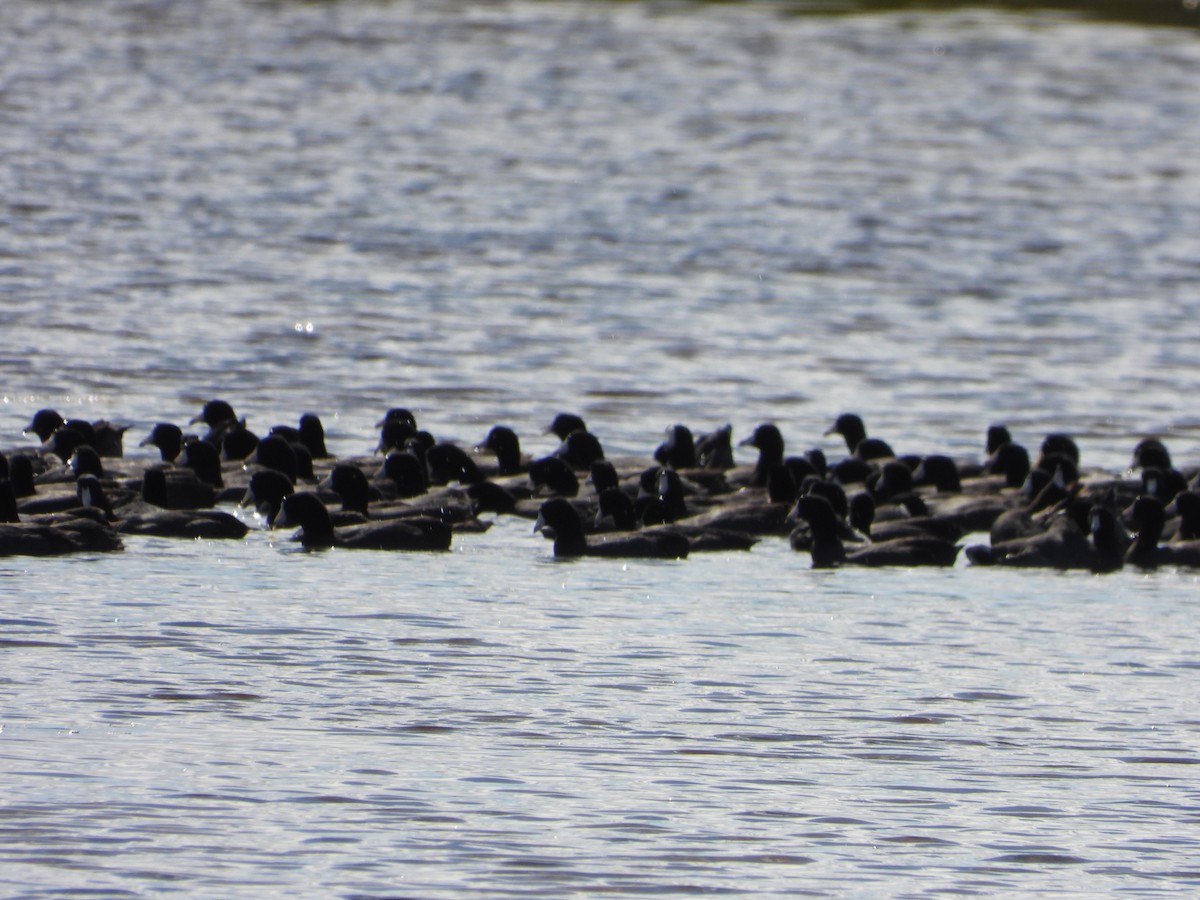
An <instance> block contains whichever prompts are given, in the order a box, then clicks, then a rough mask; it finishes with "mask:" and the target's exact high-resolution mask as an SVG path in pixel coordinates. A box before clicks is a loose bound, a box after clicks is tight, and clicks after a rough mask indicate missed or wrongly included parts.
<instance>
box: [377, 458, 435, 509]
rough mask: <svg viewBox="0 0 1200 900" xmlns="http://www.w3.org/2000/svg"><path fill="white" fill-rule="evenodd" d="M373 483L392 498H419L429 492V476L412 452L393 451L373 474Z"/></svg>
mask: <svg viewBox="0 0 1200 900" xmlns="http://www.w3.org/2000/svg"><path fill="white" fill-rule="evenodd" d="M414 447H415V445H414ZM375 483H376V484H378V485H379V486H380V490H381V491H382V492H384V493H387V494H390V496H393V497H402V498H407V497H419V496H421V495H422V494H424V493H425V492H426V491H427V490H429V474H428V471H427V469H426V468H425V462H424V460H422V459H421V458H420V457H419V456H417V454H416V453H415V452H413V450H393V451H391V452H390V453H388V455H387V456H385V457H384V459H383V465H381V466H380V467H379V471H377V472H376V473H375ZM385 486H388V487H385Z"/></svg>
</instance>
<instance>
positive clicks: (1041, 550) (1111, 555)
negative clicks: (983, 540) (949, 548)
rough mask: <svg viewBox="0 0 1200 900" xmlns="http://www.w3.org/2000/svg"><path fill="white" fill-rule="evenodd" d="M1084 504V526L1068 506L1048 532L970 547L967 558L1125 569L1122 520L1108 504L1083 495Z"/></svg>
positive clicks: (1043, 565) (976, 561)
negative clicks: (1091, 499)
mask: <svg viewBox="0 0 1200 900" xmlns="http://www.w3.org/2000/svg"><path fill="white" fill-rule="evenodd" d="M1080 503H1081V508H1082V510H1083V512H1082V518H1084V519H1085V522H1084V527H1081V525H1080V522H1079V520H1078V518H1077V517H1076V515H1075V514H1074V510H1073V509H1072V508H1071V507H1068V508H1067V509H1065V510H1064V511H1063V512H1061V513H1060V514H1059V515H1057V516H1055V517H1053V518H1052V519H1051V520H1050V521H1049V522H1048V524H1047V527H1046V529H1045V530H1044V531H1042V532H1040V533H1038V534H1035V535H1032V536H1030V537H1027V538H1019V539H1017V540H1012V541H1004V542H1003V543H1000V544H995V545H988V544H975V545H972V546H969V547H967V548H966V554H967V558H968V559H969V560H970V561H971V562H972V563H973V564H974V565H1000V566H1016V567H1023V568H1048V569H1088V570H1090V571H1093V572H1098V573H1099V572H1112V571H1115V570H1116V569H1119V568H1121V566H1122V565H1123V564H1124V561H1125V553H1126V551H1127V549H1128V544H1129V540H1128V536H1127V535H1125V534H1124V530H1123V529H1122V528H1121V524H1120V521H1119V520H1118V519H1117V517H1116V515H1115V514H1114V513H1113V512H1112V510H1110V509H1108V507H1105V506H1099V505H1090V506H1089V505H1088V501H1086V500H1084V499H1083V498H1080ZM1089 537H1090V540H1089Z"/></svg>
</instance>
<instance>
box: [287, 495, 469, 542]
mask: <svg viewBox="0 0 1200 900" xmlns="http://www.w3.org/2000/svg"><path fill="white" fill-rule="evenodd" d="M283 526H293V527H299V529H300V543H301V544H303V546H304V547H305V548H306V549H309V550H324V549H328V548H330V547H341V548H344V549H347V550H449V549H450V540H451V530H450V526H449V525H446V524H445V523H444V522H442V521H441V520H440V519H433V518H405V519H383V520H380V521H377V522H368V523H366V524H363V525H347V526H344V527H342V528H334V526H333V523H332V522H331V521H330V518H329V511H328V510H327V509H326V508H325V504H323V503H322V502H321V499H320V498H319V497H318V496H317V495H316V494H313V493H310V492H307V491H304V492H300V493H296V494H291V495H289V496H287V497H284V498H283V504H282V506H281V507H280V510H279V515H277V516H276V517H275V523H274V527H275V528H280V527H283Z"/></svg>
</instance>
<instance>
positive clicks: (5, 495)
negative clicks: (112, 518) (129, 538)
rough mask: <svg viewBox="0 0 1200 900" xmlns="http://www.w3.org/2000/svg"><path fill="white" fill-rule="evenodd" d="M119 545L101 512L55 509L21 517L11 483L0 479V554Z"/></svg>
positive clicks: (93, 549) (93, 550)
mask: <svg viewBox="0 0 1200 900" xmlns="http://www.w3.org/2000/svg"><path fill="white" fill-rule="evenodd" d="M120 549H122V544H121V537H120V535H118V534H117V533H116V531H114V530H113V528H112V527H111V526H110V525H109V524H108V523H107V521H106V520H105V517H104V516H102V515H101V516H92V515H88V514H87V513H86V511H80V513H79V514H71V513H56V514H52V515H47V516H40V517H38V518H37V519H36V520H30V521H21V518H20V516H19V515H18V514H17V504H16V498H15V497H14V496H13V493H12V485H11V484H10V483H9V482H8V481H0V556H61V555H64V554H67V553H108V552H111V551H114V550H120Z"/></svg>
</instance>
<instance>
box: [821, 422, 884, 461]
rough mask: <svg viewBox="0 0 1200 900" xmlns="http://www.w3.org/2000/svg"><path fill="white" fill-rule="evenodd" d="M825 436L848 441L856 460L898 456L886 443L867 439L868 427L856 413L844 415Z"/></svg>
mask: <svg viewBox="0 0 1200 900" xmlns="http://www.w3.org/2000/svg"><path fill="white" fill-rule="evenodd" d="M825 434H826V435H831V434H840V435H841V436H842V437H843V438H844V439H845V441H846V448H847V449H848V450H849V451H850V455H851V456H853V457H855V458H856V459H861V460H864V461H870V460H873V459H887V458H889V457H894V456H895V455H896V454H895V453H894V452H892V448H891V447H890V446H888V444H887V442H886V441H881V440H879V439H878V438H869V437H867V427H866V425H864V424H863V420H862V417H861V416H859V415H857V414H856V413H842V414H841V415H840V416H838V417H837V420H836V421H835V422H834V423H833V424H832V425H831V426H830V427H829V430H828V431H826V432H825Z"/></svg>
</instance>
